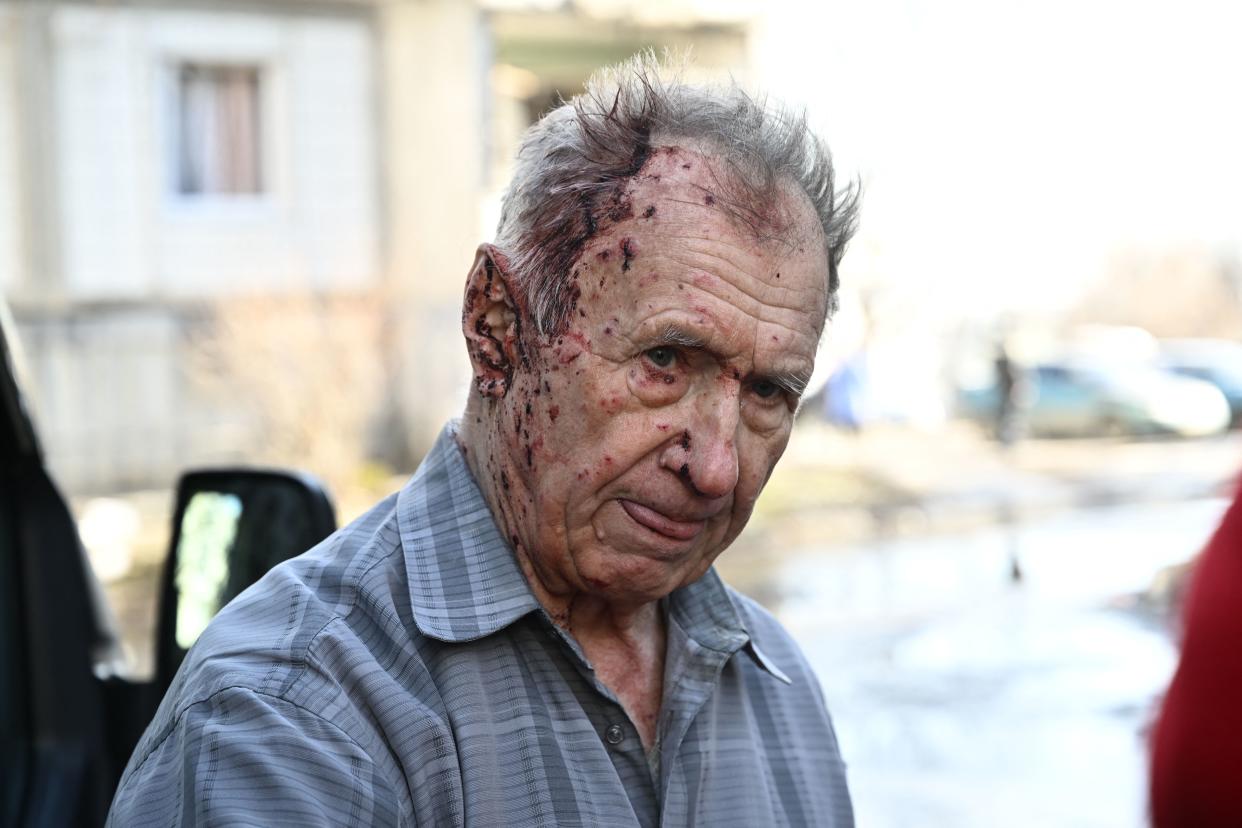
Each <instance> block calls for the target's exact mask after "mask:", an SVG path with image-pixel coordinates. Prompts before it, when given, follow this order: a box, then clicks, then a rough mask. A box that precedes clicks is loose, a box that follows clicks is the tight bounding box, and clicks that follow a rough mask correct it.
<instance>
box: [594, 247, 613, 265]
mask: <svg viewBox="0 0 1242 828" xmlns="http://www.w3.org/2000/svg"><path fill="white" fill-rule="evenodd" d="M595 256H596V258H598V259H599V260H600V261H601V262H606V261H608V260H609V259H610V258H612V251H611V250H609V249H608V248H604V249H603V250H601V251H599V252H598V253H596V254H595Z"/></svg>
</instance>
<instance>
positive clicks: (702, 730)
mask: <svg viewBox="0 0 1242 828" xmlns="http://www.w3.org/2000/svg"><path fill="white" fill-rule="evenodd" d="M665 605H666V606H665V610H666V613H667V621H668V623H667V627H668V653H667V657H666V666H665V681H664V687H665V690H664V699H663V704H662V708H661V714H660V720H659V732H658V745H657V747H656V748H655V749H654V750H653V751H652V752H651V754H650V755H648V754H647V753H646V752H645V751H644V750H643V747H642V743H641V741H640V739H639V736H638V733H637V731H636V730H635V728H634V727H633V725H632V724H631V723H630V721H629V719H628V717H627V716H626V714H625V712H624V710H623V709H622V707H621V705H620V704H619V702H618V701H617V698H616V696H615V695H613V693H612V692H611V691H609V689H608V688H607V687H605V686H604V685H603V684H601V683H600V682H599V681H598V680H597V679H596V678H595V675H594V672H593V670H592V668H591V665H590V663H589V662H588V661H587V660H586V658H585V657H584V656H583V654H582V650H581V649H580V648H579V647H578V645H577V644H576V642H575V641H574V640H573V638H572V637H571V636H569V635H567V634H566V633H564V632H563V631H562V630H561V629H560V628H558V627H557V626H556V625H555V624H553V623H552V622H551V620H550V619H549V617H548V616H547V614H546V613H545V612H544V611H543V609H542V608H541V607H540V605H539V603H538V602H537V601H536V600H535V598H534V596H533V595H532V593H531V591H530V588H529V586H528V584H527V582H526V580H525V578H524V577H523V575H522V573H521V571H520V570H519V568H518V566H517V564H516V561H515V559H514V557H513V554H512V552H511V550H510V548H509V546H508V545H507V544H506V542H505V541H504V540H503V538H502V537H501V536H500V534H499V532H498V530H497V528H496V524H495V523H494V521H493V519H492V516H491V513H490V512H489V511H488V508H487V504H486V502H485V501H484V499H483V496H482V494H481V492H480V491H479V489H478V487H477V486H476V485H475V482H474V479H473V478H472V477H471V474H470V471H469V469H468V467H467V466H466V464H465V462H464V461H463V459H462V457H461V455H460V453H459V451H458V449H457V447H456V445H455V443H454V439H453V436H452V432H451V429H445V431H444V433H442V434H441V436H440V439H439V441H438V442H437V443H436V446H435V448H434V449H432V451H431V453H430V454H429V455H428V457H427V459H426V460H425V461H424V463H423V465H422V466H421V467H420V468H419V470H418V472H417V473H416V474H415V475H414V477H413V478H412V479H411V480H410V482H409V483H408V484H407V485H406V486H405V488H404V489H402V490H401V491H400V492H399V493H398V494H395V495H393V496H391V497H389V498H388V499H387V500H385V501H384V502H382V503H380V504H379V505H378V506H376V507H375V508H374V509H372V510H371V511H370V512H368V513H367V514H366V515H364V516H363V517H361V518H359V519H358V520H356V521H355V522H354V523H352V524H350V525H349V526H347V527H345V528H343V529H341V530H340V531H338V532H337V533H336V534H334V535H333V536H331V537H330V538H328V539H327V540H326V541H324V542H323V543H322V544H320V545H319V546H318V547H316V548H314V549H312V550H311V551H309V552H307V553H306V554H305V555H302V556H301V557H299V558H297V559H295V560H293V561H289V562H287V563H285V564H282V565H281V566H278V567H276V568H275V569H273V570H272V571H271V572H270V573H268V575H267V576H265V577H264V578H263V579H262V580H261V581H260V582H259V583H258V584H256V585H254V586H253V587H251V588H250V589H249V590H247V591H246V592H245V593H243V594H242V595H241V596H239V597H238V598H237V599H236V600H235V601H233V602H232V603H231V604H229V605H228V607H226V608H225V609H224V610H223V611H222V612H221V613H220V615H219V616H218V617H217V618H216V619H215V620H214V621H213V622H212V623H211V625H210V626H209V627H208V628H207V631H206V632H205V633H204V634H203V636H202V638H201V639H200V640H199V641H198V643H197V644H195V645H194V647H193V648H192V649H191V651H190V653H189V655H188V656H187V658H186V661H185V663H184V665H183V666H182V668H181V671H180V672H179V673H178V675H177V678H176V680H175V681H174V682H173V686H172V688H171V689H170V690H169V693H168V695H167V696H166V697H165V699H164V701H163V703H162V704H161V705H160V709H159V712H158V713H157V714H156V716H155V719H154V721H153V722H152V723H151V725H150V727H148V728H147V732H146V734H145V735H144V736H143V738H142V740H141V741H140V742H139V744H138V747H137V749H136V750H135V752H134V755H133V757H132V758H131V759H130V762H129V767H128V768H126V771H125V775H124V778H123V779H122V782H121V787H120V790H119V791H118V793H117V795H116V799H115V800H114V802H113V805H112V813H111V815H110V820H109V822H110V824H111V825H115V826H142V825H150V826H161V828H163V827H164V826H170V825H212V826H217V825H218V826H235V825H410V826H413V825H422V826H457V825H473V826H493V825H494V826H528V825H540V826H544V825H558V826H572V825H590V826H598V827H599V828H602V827H603V826H636V825H641V826H655V825H670V826H671V825H678V826H680V825H712V826H718V825H736V826H769V825H824V826H851V825H853V814H852V811H851V806H850V800H849V794H848V792H847V790H846V783H845V772H844V767H843V765H842V762H841V756H840V753H839V751H838V748H837V741H836V736H835V734H834V733H833V729H832V723H831V721H830V720H829V717H828V713H827V711H826V709H825V707H824V701H823V697H822V695H821V693H820V689H819V686H818V684H817V683H816V680H815V677H814V676H813V675H812V673H811V671H810V669H809V668H808V666H807V664H806V661H805V660H804V659H803V657H802V655H801V653H800V652H799V651H798V649H797V647H796V645H795V644H794V643H793V642H792V641H791V640H790V638H789V636H788V634H786V633H785V631H784V630H783V629H781V627H780V626H779V625H778V624H777V622H776V621H775V620H774V619H773V618H772V617H771V616H770V615H769V614H768V613H767V612H766V611H764V610H763V609H761V608H760V607H759V606H757V605H756V604H755V603H753V602H752V601H750V600H749V599H747V598H744V597H742V596H741V595H739V594H737V593H735V592H733V591H732V590H730V589H729V588H727V587H725V586H724V585H723V584H722V583H721V581H720V580H719V578H718V577H717V575H716V574H715V572H714V571H712V572H709V573H708V574H707V575H706V576H705V577H703V578H702V579H700V580H699V581H697V582H696V583H694V584H692V585H690V586H688V587H684V588H682V589H680V590H678V591H676V592H674V593H673V594H672V595H670V596H669V597H668V598H667V599H666V601H665Z"/></svg>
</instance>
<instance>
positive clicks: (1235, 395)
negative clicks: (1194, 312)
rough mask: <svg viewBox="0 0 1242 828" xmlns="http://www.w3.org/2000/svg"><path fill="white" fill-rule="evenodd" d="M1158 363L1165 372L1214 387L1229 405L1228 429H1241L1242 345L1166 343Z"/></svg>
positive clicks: (1202, 341) (1201, 341)
mask: <svg viewBox="0 0 1242 828" xmlns="http://www.w3.org/2000/svg"><path fill="white" fill-rule="evenodd" d="M1157 361H1158V364H1159V365H1160V366H1161V367H1162V368H1165V369H1166V370H1169V371H1173V372H1174V373H1176V374H1180V375H1181V376H1184V377H1193V378H1194V379H1199V380H1203V381H1205V382H1210V383H1212V385H1215V386H1216V387H1217V388H1218V389H1220V392H1221V393H1222V394H1224V395H1225V399H1226V400H1227V401H1228V403H1229V425H1230V427H1231V428H1238V427H1242V342H1230V341H1228V340H1224V339H1170V340H1165V341H1164V342H1162V343H1161V344H1160V355H1159V357H1158V358H1157Z"/></svg>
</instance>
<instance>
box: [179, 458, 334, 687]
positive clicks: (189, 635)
mask: <svg viewBox="0 0 1242 828" xmlns="http://www.w3.org/2000/svg"><path fill="white" fill-rule="evenodd" d="M335 530H336V514H335V512H334V510H333V508H332V501H331V499H330V498H329V497H328V494H327V492H326V491H325V490H324V487H323V486H322V485H321V484H320V483H319V481H317V480H316V479H314V478H312V477H310V476H309V475H302V474H297V473H292V472H284V471H267V470H254V469H219V470H207V471H193V472H187V473H186V474H184V475H182V476H181V480H180V481H179V482H178V484H177V505H176V510H175V511H174V512H173V526H172V542H171V544H170V547H169V550H168V560H167V562H166V563H165V565H164V575H163V578H162V580H161V592H160V609H159V620H158V626H157V630H156V636H157V637H156V652H155V689H156V693H157V694H158V695H157V698H159V697H162V696H163V694H164V692H165V691H166V690H167V689H168V686H169V685H170V684H171V683H172V679H173V676H174V675H175V674H176V672H177V668H178V667H180V666H181V661H182V659H184V658H185V654H186V651H187V650H188V649H189V648H190V645H191V644H193V643H194V641H195V640H196V639H197V638H198V636H199V634H200V633H202V631H203V628H204V627H206V626H207V622H208V621H210V620H211V619H212V618H213V617H215V614H216V613H217V612H219V611H220V609H221V608H222V607H223V606H224V605H225V604H227V603H228V602H229V601H231V600H233V598H234V597H236V596H237V594H238V593H240V592H241V591H242V590H244V589H245V588H246V587H248V586H250V585H251V584H253V583H254V582H255V581H257V580H259V579H260V578H261V577H263V575H264V574H265V573H266V572H267V571H268V570H269V569H271V568H272V567H273V566H275V565H276V564H278V563H280V562H281V561H284V560H287V559H289V558H292V557H294V556H295V555H300V554H301V553H302V552H305V551H306V550H307V549H310V548H311V547H312V546H314V545H315V544H317V543H319V542H320V541H321V540H323V539H324V538H326V537H327V536H328V535H330V534H332V532H334V531H335Z"/></svg>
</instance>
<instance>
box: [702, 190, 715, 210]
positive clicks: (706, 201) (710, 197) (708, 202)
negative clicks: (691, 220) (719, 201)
mask: <svg viewBox="0 0 1242 828" xmlns="http://www.w3.org/2000/svg"><path fill="white" fill-rule="evenodd" d="M703 203H704V204H706V205H707V206H708V207H711V206H712V205H713V204H715V203H716V197H715V196H714V195H712V194H711V193H708V194H707V195H705V196H703Z"/></svg>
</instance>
